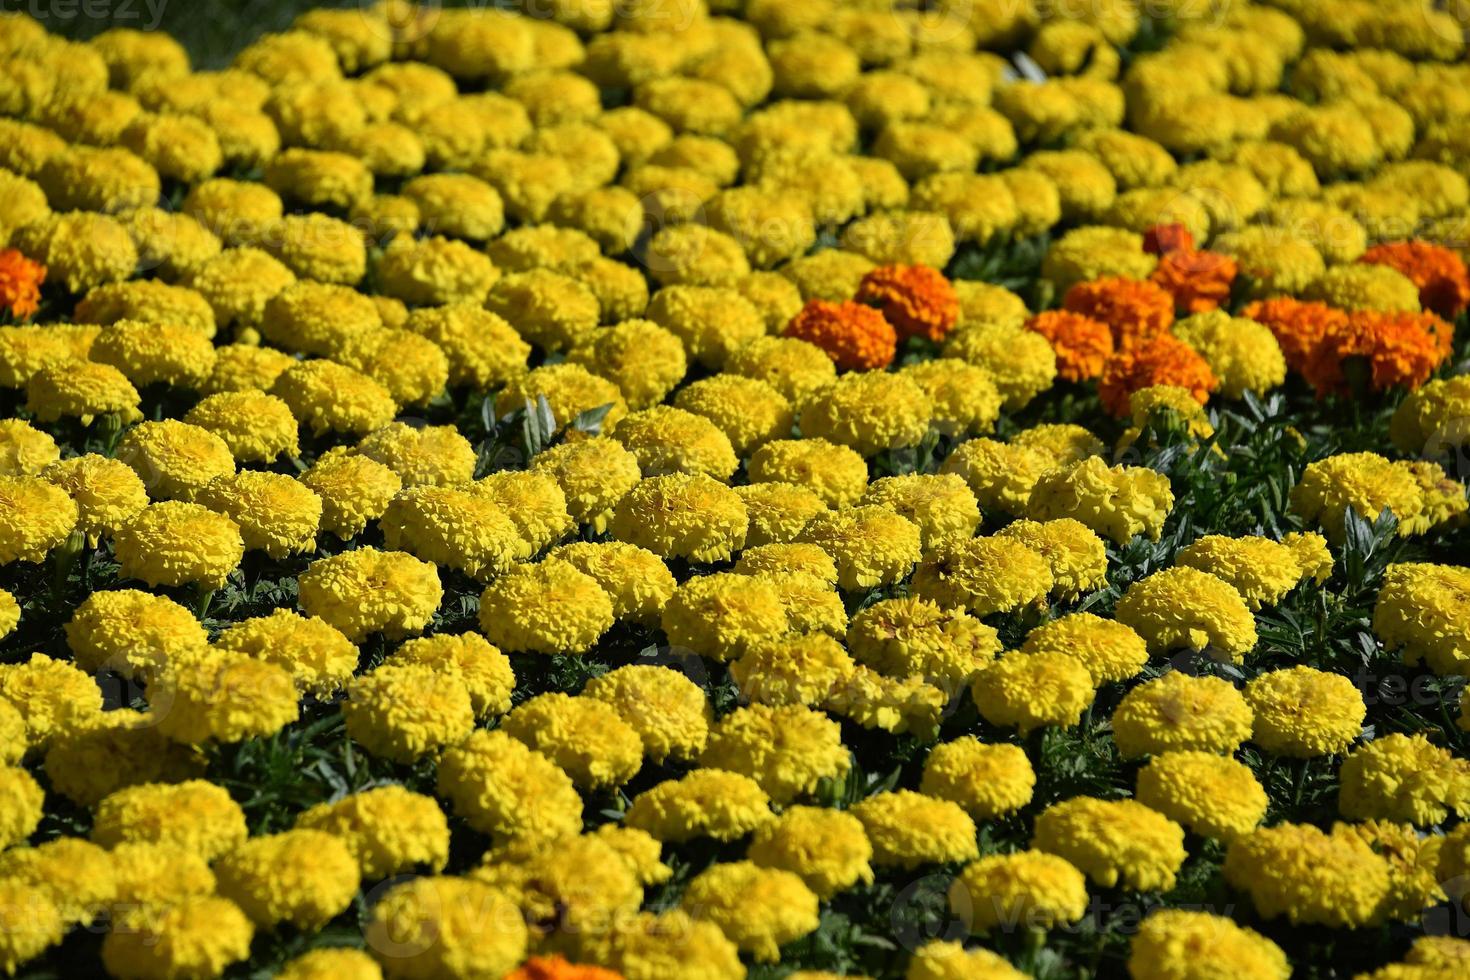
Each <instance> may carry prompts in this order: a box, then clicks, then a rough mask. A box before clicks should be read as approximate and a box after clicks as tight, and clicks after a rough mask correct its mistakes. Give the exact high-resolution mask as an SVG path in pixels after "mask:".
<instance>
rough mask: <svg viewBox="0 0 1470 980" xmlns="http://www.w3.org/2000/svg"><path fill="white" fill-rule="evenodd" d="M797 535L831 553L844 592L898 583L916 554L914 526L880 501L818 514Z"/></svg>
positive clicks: (908, 569) (911, 564) (916, 545)
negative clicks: (879, 503)
mask: <svg viewBox="0 0 1470 980" xmlns="http://www.w3.org/2000/svg"><path fill="white" fill-rule="evenodd" d="M797 540H798V541H800V542H803V543H809V544H816V545H819V546H821V547H822V549H823V550H825V551H826V552H827V553H828V554H829V555H830V556H831V557H832V560H833V561H834V562H836V564H837V582H838V585H839V586H840V587H841V588H843V589H844V590H847V591H857V590H860V589H868V588H872V587H873V586H876V585H883V584H892V583H894V582H897V581H899V580H901V579H902V578H904V577H905V576H906V575H908V573H909V571H910V569H912V568H913V567H914V563H915V562H917V561H918V560H919V557H920V549H919V542H920V533H919V528H918V526H917V525H915V524H914V523H913V522H912V521H910V520H908V519H907V518H905V517H902V516H900V515H899V514H898V513H896V512H895V511H894V510H893V509H891V508H889V507H886V506H879V505H867V506H860V507H849V508H844V509H842V510H838V511H832V512H830V513H826V514H820V515H818V516H816V517H814V518H812V519H811V520H810V521H808V522H807V524H806V526H805V527H803V528H802V530H801V533H800V534H799V535H797Z"/></svg>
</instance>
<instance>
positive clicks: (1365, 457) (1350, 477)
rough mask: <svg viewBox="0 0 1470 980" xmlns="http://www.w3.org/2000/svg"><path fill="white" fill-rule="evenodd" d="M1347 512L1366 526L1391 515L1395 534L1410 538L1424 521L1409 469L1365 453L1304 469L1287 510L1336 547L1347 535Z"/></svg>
mask: <svg viewBox="0 0 1470 980" xmlns="http://www.w3.org/2000/svg"><path fill="white" fill-rule="evenodd" d="M1349 507H1351V508H1352V509H1353V510H1354V511H1355V512H1356V513H1357V514H1358V516H1359V517H1361V518H1362V519H1363V520H1366V521H1370V522H1372V521H1377V520H1378V518H1379V517H1381V516H1382V512H1383V511H1385V510H1390V511H1392V512H1393V515H1394V516H1395V517H1397V518H1398V521H1399V534H1400V535H1408V534H1411V533H1413V530H1412V529H1413V528H1414V527H1415V524H1416V522H1419V521H1420V520H1421V518H1422V516H1423V513H1424V509H1425V500H1424V491H1423V489H1422V488H1421V487H1420V485H1419V483H1418V481H1417V480H1416V479H1415V476H1414V472H1413V470H1411V469H1410V468H1409V467H1408V466H1406V465H1404V464H1401V463H1392V462H1389V461H1388V460H1386V459H1384V458H1383V457H1382V456H1379V455H1378V454H1377V453H1367V452H1364V453H1340V454H1338V455H1336V456H1329V457H1327V458H1326V459H1319V460H1317V461H1316V462H1312V463H1308V464H1307V467H1306V469H1305V470H1304V471H1303V472H1302V477H1301V480H1300V482H1298V483H1297V485H1296V486H1295V487H1292V490H1291V509H1292V510H1293V511H1294V512H1295V513H1297V514H1298V515H1299V516H1301V517H1302V518H1303V519H1304V520H1307V521H1315V522H1317V523H1318V524H1320V525H1321V526H1322V530H1323V531H1325V532H1326V534H1327V539H1328V540H1329V541H1331V542H1333V543H1335V544H1340V543H1341V542H1342V540H1343V536H1344V534H1345V533H1346V531H1345V530H1344V528H1345V522H1346V519H1347V510H1348V508H1349Z"/></svg>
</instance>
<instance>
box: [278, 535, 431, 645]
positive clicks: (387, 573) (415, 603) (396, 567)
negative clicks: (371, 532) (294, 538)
mask: <svg viewBox="0 0 1470 980" xmlns="http://www.w3.org/2000/svg"><path fill="white" fill-rule="evenodd" d="M298 584H299V586H300V591H301V608H302V609H304V610H305V611H306V614H307V615H308V616H318V617H320V618H322V619H324V620H326V621H327V622H328V623H330V624H331V625H332V626H335V627H336V628H337V629H339V630H341V631H342V632H343V633H344V634H346V636H347V638H348V639H349V640H352V641H353V642H354V643H356V642H358V641H360V640H362V639H363V637H365V636H367V635H368V634H370V633H377V632H381V633H383V634H384V635H385V636H388V637H389V638H390V639H393V638H397V637H402V636H405V635H407V634H409V633H418V632H420V631H422V630H423V628H424V627H425V626H427V625H428V623H429V620H430V619H431V618H432V617H433V615H434V611H435V610H436V609H437V608H438V607H439V600H440V599H442V598H443V596H444V589H443V588H442V587H441V586H440V584H439V573H438V571H437V570H436V569H435V568H434V566H433V565H431V564H429V563H428V562H423V561H419V560H418V559H416V558H414V557H413V556H412V555H407V554H404V553H403V552H401V551H379V550H377V549H376V548H359V549H357V550H355V551H347V552H343V553H342V554H340V555H333V556H332V557H330V558H320V559H318V560H316V561H314V562H312V563H311V565H309V566H308V567H307V569H306V571H305V572H303V573H302V574H301V577H300V578H299V579H298Z"/></svg>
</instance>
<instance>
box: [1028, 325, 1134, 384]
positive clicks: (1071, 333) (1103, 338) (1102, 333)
mask: <svg viewBox="0 0 1470 980" xmlns="http://www.w3.org/2000/svg"><path fill="white" fill-rule="evenodd" d="M1026 329H1027V330H1032V331H1035V332H1036V333H1039V334H1041V335H1042V336H1043V337H1045V338H1046V340H1047V343H1049V344H1051V349H1052V350H1053V351H1055V352H1056V355H1057V375H1058V376H1059V377H1061V379H1062V380H1063V381H1086V380H1087V379H1089V378H1095V377H1097V376H1098V375H1099V374H1101V373H1102V369H1103V364H1104V363H1105V362H1106V361H1107V359H1108V358H1109V357H1111V356H1112V354H1113V334H1112V331H1110V330H1109V329H1108V325H1107V324H1106V323H1102V322H1100V321H1098V320H1094V319H1093V318H1092V317H1090V316H1083V315H1082V314H1081V313H1071V312H1068V311H1067V310H1047V311H1046V312H1045V313H1038V314H1036V315H1035V316H1033V317H1032V318H1031V319H1029V320H1027V321H1026Z"/></svg>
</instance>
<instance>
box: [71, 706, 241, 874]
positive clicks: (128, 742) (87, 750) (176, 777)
mask: <svg viewBox="0 0 1470 980" xmlns="http://www.w3.org/2000/svg"><path fill="white" fill-rule="evenodd" d="M45 765H46V776H47V779H48V780H49V781H50V783H51V788H52V789H54V790H56V791H57V792H59V793H61V794H62V795H63V796H65V797H66V798H67V799H70V800H72V801H73V802H75V803H76V804H78V805H79V806H85V807H91V806H95V805H96V803H97V802H98V801H99V800H101V799H102V798H103V797H105V796H108V795H109V794H111V793H113V792H115V791H117V790H119V789H121V788H123V787H125V786H133V785H137V784H139V783H151V782H159V783H164V782H178V781H182V780H186V779H190V778H193V777H195V776H198V775H200V774H201V773H202V772H203V769H204V765H203V760H202V759H201V758H200V757H199V755H198V754H197V752H196V750H194V749H192V748H188V747H185V746H182V745H179V744H178V743H176V742H171V741H169V740H168V739H167V738H165V737H164V736H163V735H162V734H160V733H159V731H158V728H157V726H156V725H155V724H154V719H153V718H152V717H151V716H150V715H147V714H144V713H142V712H137V711H132V710H130V709H115V710H112V711H107V712H103V713H101V714H100V715H97V716H95V717H94V718H93V720H92V721H90V722H88V723H86V724H84V725H80V726H78V727H77V729H76V730H75V731H72V732H67V733H65V734H63V735H61V736H59V737H57V738H55V739H53V740H52V742H51V745H50V747H49V748H48V749H47V750H46V757H45ZM212 887H213V885H212V880H211V889H212Z"/></svg>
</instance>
